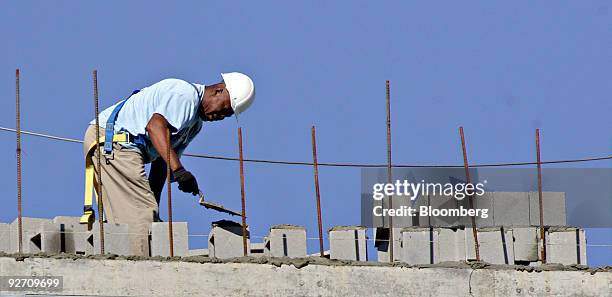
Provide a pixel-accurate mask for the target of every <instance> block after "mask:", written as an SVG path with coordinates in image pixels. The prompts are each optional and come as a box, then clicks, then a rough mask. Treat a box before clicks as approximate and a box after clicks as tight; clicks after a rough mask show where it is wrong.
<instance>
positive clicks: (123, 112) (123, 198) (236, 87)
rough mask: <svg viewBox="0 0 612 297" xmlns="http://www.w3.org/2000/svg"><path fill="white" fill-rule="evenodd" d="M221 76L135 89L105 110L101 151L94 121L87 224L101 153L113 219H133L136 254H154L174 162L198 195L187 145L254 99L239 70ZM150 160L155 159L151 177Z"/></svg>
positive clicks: (88, 142)
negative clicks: (152, 229)
mask: <svg viewBox="0 0 612 297" xmlns="http://www.w3.org/2000/svg"><path fill="white" fill-rule="evenodd" d="M221 76H222V78H223V81H222V82H220V83H217V84H214V85H210V86H204V85H201V84H195V83H189V82H186V81H183V80H180V79H165V80H162V81H160V82H158V83H155V84H153V85H151V86H149V87H146V88H143V89H142V90H140V91H134V92H133V93H132V95H130V96H129V97H128V98H127V99H125V100H123V101H120V102H118V103H117V104H115V105H113V106H111V107H109V108H107V109H106V110H104V111H102V112H101V113H100V115H99V123H100V127H98V129H100V136H101V137H100V139H99V142H100V143H101V145H100V150H99V151H96V150H95V146H96V143H95V141H96V130H95V129H96V127H95V119H94V120H93V121H91V122H90V123H89V127H88V128H87V131H86V132H85V137H84V150H85V158H86V167H87V168H88V170H89V171H88V173H87V174H86V192H85V201H86V202H85V215H84V216H83V217H82V219H81V223H89V224H90V226H91V224H92V223H93V221H94V219H93V217H94V215H93V208H92V203H91V196H92V195H91V192H92V190H91V189H92V188H93V187H94V185H97V176H96V174H97V173H98V172H99V168H97V166H98V165H97V157H98V154H101V155H102V159H101V167H102V199H103V206H104V212H105V218H106V220H107V222H108V223H116V224H128V228H129V231H128V232H129V239H130V240H129V241H130V253H131V254H133V255H141V256H147V255H149V245H148V228H149V225H150V223H151V222H153V221H160V220H159V201H160V196H161V193H162V189H163V187H164V183H165V180H166V164H168V162H169V164H170V169H171V172H172V175H173V179H174V180H175V181H176V182H177V183H178V188H179V190H181V191H183V192H185V193H190V194H193V195H197V194H198V193H199V191H200V188H199V186H198V182H197V180H196V178H195V176H193V174H191V172H189V171H188V170H187V169H185V168H184V167H183V165H182V163H181V161H180V157H181V155H182V153H183V151H184V150H185V148H186V147H187V146H188V145H189V143H190V142H191V141H192V140H193V139H194V137H195V136H196V135H197V134H198V133H199V132H200V130H201V129H202V122H205V121H219V120H223V119H224V118H226V117H230V116H232V115H233V114H235V115H236V116H238V114H239V113H241V112H243V111H244V110H246V109H247V108H248V107H249V106H250V105H251V104H252V103H253V100H254V98H255V87H254V84H253V81H252V80H251V78H249V77H248V76H247V75H244V74H242V73H237V72H233V73H223V74H221ZM168 129H169V130H170V133H171V136H170V139H168V134H167V133H168ZM102 138H103V139H102ZM169 142H170V144H171V147H172V150H171V151H170V152H169V153H170V154H169V155H170V160H168V149H167V148H168V143H169ZM102 143H103V144H104V146H102ZM147 163H151V168H150V171H149V175H148V177H147V174H146V173H145V164H147ZM94 172H95V173H94ZM94 176H96V178H94ZM88 195H89V198H88ZM88 199H89V202H88Z"/></svg>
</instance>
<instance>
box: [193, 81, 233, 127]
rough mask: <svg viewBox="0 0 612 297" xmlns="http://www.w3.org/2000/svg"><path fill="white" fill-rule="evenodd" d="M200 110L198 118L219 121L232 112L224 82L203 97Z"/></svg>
mask: <svg viewBox="0 0 612 297" xmlns="http://www.w3.org/2000/svg"><path fill="white" fill-rule="evenodd" d="M202 110H203V112H201V114H200V118H201V119H202V120H203V121H207V122H213V121H220V120H222V119H224V118H226V117H230V116H232V115H233V114H234V110H233V109H232V105H231V103H230V96H229V92H228V91H227V89H226V88H225V84H223V83H221V84H218V85H217V86H216V87H215V88H214V90H213V92H212V94H210V96H208V97H206V98H204V100H203V102H202Z"/></svg>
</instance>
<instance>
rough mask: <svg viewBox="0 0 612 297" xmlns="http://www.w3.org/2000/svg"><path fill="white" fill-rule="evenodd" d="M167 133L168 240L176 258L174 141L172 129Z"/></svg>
mask: <svg viewBox="0 0 612 297" xmlns="http://www.w3.org/2000/svg"><path fill="white" fill-rule="evenodd" d="M166 131H167V133H166V135H167V136H168V146H167V148H166V149H167V154H166V155H167V158H168V159H167V160H168V162H167V164H166V165H167V166H166V187H167V188H168V240H169V242H170V257H174V232H172V230H173V226H172V185H171V181H170V172H171V171H172V166H171V165H170V163H171V162H170V160H171V159H170V156H171V153H170V152H171V151H172V141H171V138H170V137H171V136H172V135H171V134H170V127H168V128H167V129H166Z"/></svg>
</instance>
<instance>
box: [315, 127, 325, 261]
mask: <svg viewBox="0 0 612 297" xmlns="http://www.w3.org/2000/svg"><path fill="white" fill-rule="evenodd" d="M316 134H317V133H316V130H315V126H312V165H313V167H314V181H315V191H316V194H317V222H318V224H319V251H320V252H321V257H324V256H325V252H324V251H323V222H322V220H321V192H320V191H319V164H318V163H317V138H316Z"/></svg>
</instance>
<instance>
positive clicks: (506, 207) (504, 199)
mask: <svg viewBox="0 0 612 297" xmlns="http://www.w3.org/2000/svg"><path fill="white" fill-rule="evenodd" d="M489 194H490V195H492V196H493V213H494V217H493V219H494V221H495V224H494V225H495V226H508V227H510V226H530V213H529V195H528V193H527V192H489Z"/></svg>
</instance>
